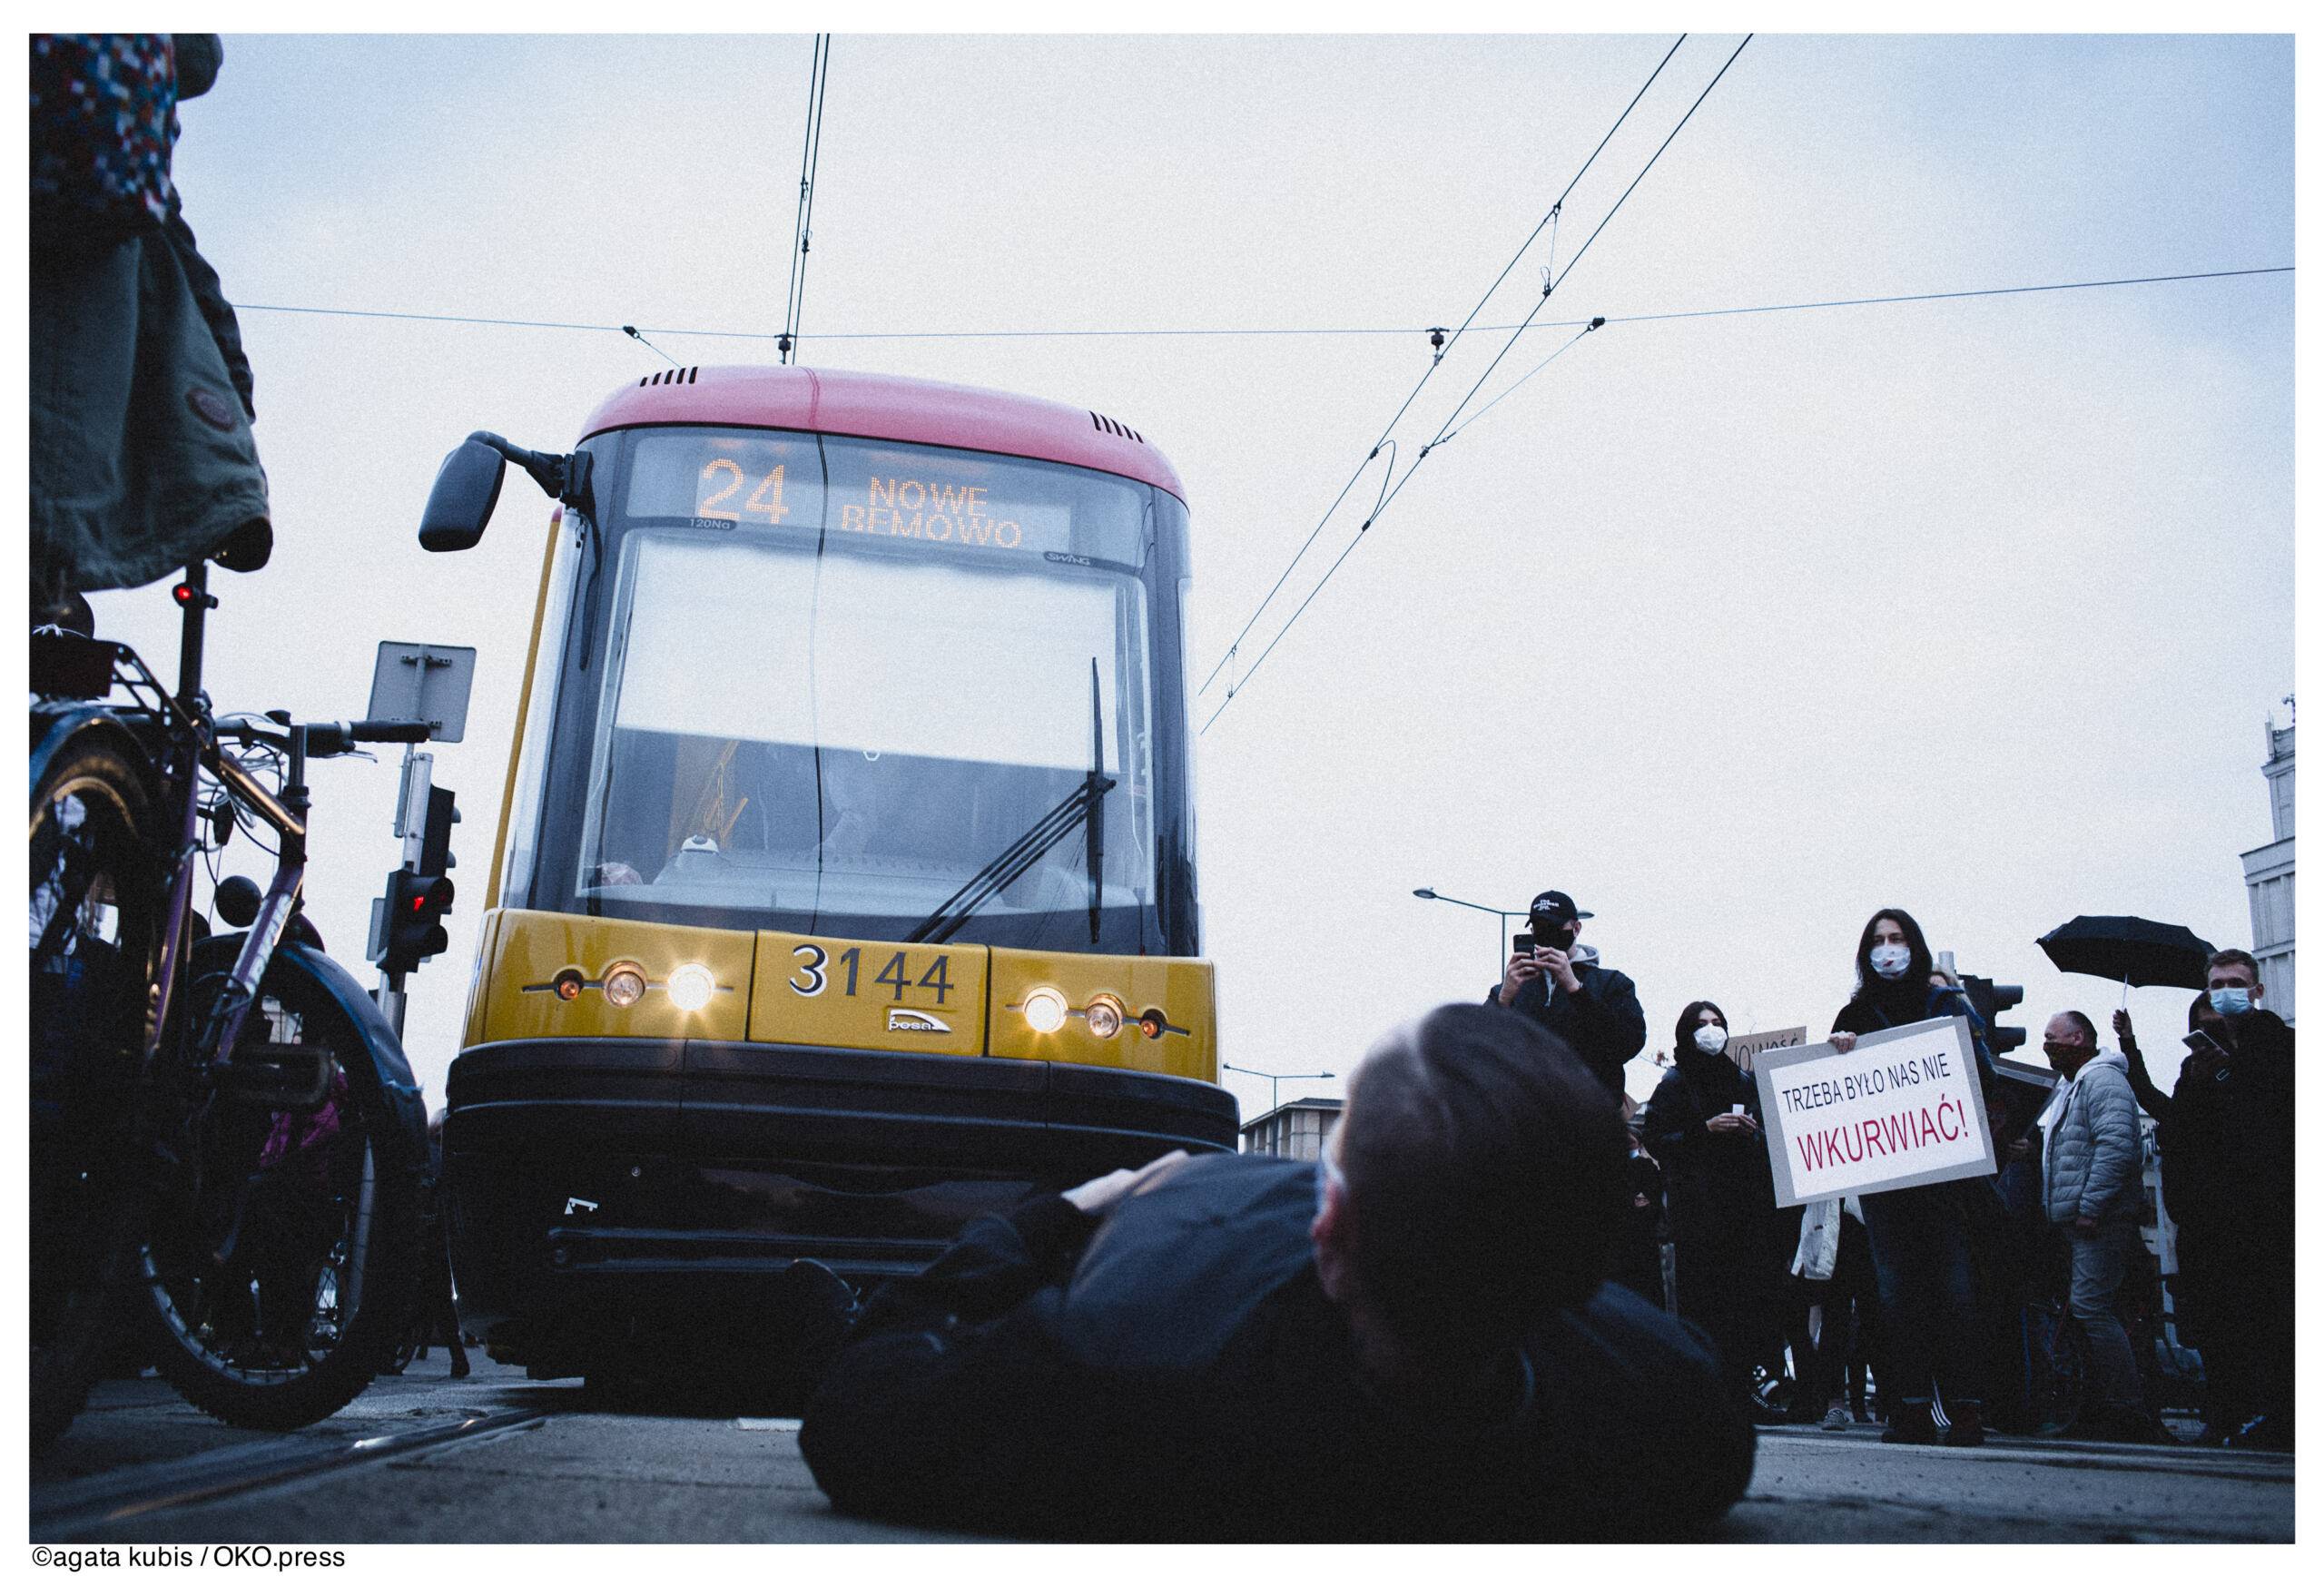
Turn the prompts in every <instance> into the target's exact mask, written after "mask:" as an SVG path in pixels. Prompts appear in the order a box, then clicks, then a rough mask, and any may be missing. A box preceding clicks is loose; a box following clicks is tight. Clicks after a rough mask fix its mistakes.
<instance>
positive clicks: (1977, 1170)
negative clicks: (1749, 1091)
mask: <svg viewBox="0 0 2324 1577" xmlns="http://www.w3.org/2000/svg"><path fill="white" fill-rule="evenodd" d="M1751 1072H1752V1076H1753V1077H1754V1078H1755V1079H1758V1085H1759V1111H1760V1116H1761V1119H1762V1120H1763V1122H1764V1123H1765V1125H1766V1129H1767V1139H1768V1163H1769V1165H1770V1167H1771V1168H1772V1170H1773V1172H1774V1174H1775V1186H1776V1202H1777V1204H1778V1205H1782V1206H1791V1205H1802V1204H1806V1203H1807V1202H1809V1201H1810V1200H1815V1199H1830V1198H1837V1197H1839V1196H1840V1195H1843V1194H1877V1193H1884V1192H1886V1190H1888V1189H1890V1188H1914V1187H1916V1186H1918V1185H1920V1184H1923V1183H1935V1182H1942V1181H1944V1180H1945V1179H1946V1178H1981V1177H1985V1176H1988V1175H1989V1174H1991V1173H1992V1172H1993V1170H1994V1144H1993V1136H1992V1135H1991V1133H1990V1132H1988V1131H1987V1129H1986V1126H1985V1108H1984V1099H1983V1097H1982V1095H1981V1094H1980V1093H1979V1090H1978V1088H1977V1061H1976V1053H1975V1050H1974V1048H1972V1046H1971V1045H1970V1043H1969V1026H1968V1021H1967V1020H1965V1019H1955V1018H1945V1019H1932V1020H1928V1021H1926V1022H1925V1023H1920V1024H1907V1025H1905V1027H1903V1028H1902V1029H1896V1030H1879V1031H1877V1032H1876V1033H1873V1034H1869V1035H1864V1036H1861V1037H1859V1038H1858V1039H1857V1040H1856V1049H1855V1050H1853V1051H1849V1052H1846V1053H1842V1052H1840V1051H1839V1050H1837V1049H1835V1048H1834V1046H1833V1045H1832V1043H1831V1042H1830V1041H1829V1040H1819V1041H1817V1043H1816V1044H1814V1045H1812V1046H1799V1047H1782V1048H1777V1049H1774V1050H1762V1051H1760V1052H1759V1053H1758V1055H1757V1056H1756V1057H1754V1058H1753V1059H1752V1069H1751Z"/></svg>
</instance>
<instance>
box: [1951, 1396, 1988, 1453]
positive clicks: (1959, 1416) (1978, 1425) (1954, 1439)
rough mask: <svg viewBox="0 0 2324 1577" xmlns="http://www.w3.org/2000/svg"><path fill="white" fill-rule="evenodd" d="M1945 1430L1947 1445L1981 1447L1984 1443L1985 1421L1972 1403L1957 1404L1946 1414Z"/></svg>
mask: <svg viewBox="0 0 2324 1577" xmlns="http://www.w3.org/2000/svg"><path fill="white" fill-rule="evenodd" d="M1948 1417H1949V1418H1950V1420H1951V1421H1950V1422H1949V1423H1948V1424H1946V1425H1945V1444H1947V1445H1983V1444H1984V1443H1985V1421H1984V1415H1983V1414H1981V1413H1980V1412H1979V1410H1978V1407H1977V1405H1976V1404H1975V1403H1974V1402H1957V1403H1955V1404H1954V1409H1953V1412H1952V1413H1951V1414H1948Z"/></svg>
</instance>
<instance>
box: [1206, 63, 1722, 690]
mask: <svg viewBox="0 0 2324 1577" xmlns="http://www.w3.org/2000/svg"><path fill="white" fill-rule="evenodd" d="M1757 36H1758V34H1749V33H1747V34H1744V35H1743V42H1742V43H1741V44H1737V45H1736V46H1735V53H1734V54H1730V55H1728V57H1727V60H1726V62H1725V64H1721V65H1720V66H1719V68H1718V74H1716V75H1714V76H1713V77H1712V78H1711V79H1710V81H1709V82H1708V83H1707V84H1704V85H1703V91H1702V92H1700V93H1699V94H1696V95H1695V102H1694V103H1691V104H1689V105H1688V106H1687V113H1685V114H1683V115H1681V116H1679V123H1678V124H1677V125H1675V126H1673V127H1671V128H1670V133H1669V136H1666V137H1664V138H1663V139H1662V141H1661V143H1659V145H1658V146H1657V147H1656V148H1655V150H1654V153H1653V154H1652V155H1651V156H1650V157H1649V159H1648V160H1647V162H1646V163H1645V164H1644V165H1642V166H1640V170H1639V172H1638V173H1637V174H1636V175H1634V176H1632V177H1631V178H1630V184H1629V185H1628V186H1625V187H1623V188H1622V194H1621V195H1620V197H1618V198H1616V199H1615V200H1614V205H1613V206H1612V207H1611V208H1609V209H1608V210H1607V211H1606V212H1605V215H1604V217H1603V218H1601V219H1600V220H1599V221H1598V223H1597V224H1596V226H1595V227H1593V228H1592V229H1591V230H1590V235H1589V238H1588V239H1587V240H1585V241H1583V242H1582V243H1581V247H1580V248H1579V249H1578V250H1577V251H1575V252H1574V254H1573V256H1572V257H1571V258H1569V259H1568V260H1566V265H1565V267H1564V268H1563V269H1561V270H1560V271H1558V272H1557V273H1556V274H1555V275H1553V276H1551V278H1549V279H1546V280H1544V281H1542V284H1541V299H1540V300H1539V301H1535V302H1534V303H1533V310H1531V311H1530V312H1528V313H1526V314H1525V320H1524V321H1523V322H1522V323H1520V324H1519V325H1518V326H1517V328H1516V330H1515V331H1513V332H1512V334H1511V335H1510V336H1509V339H1508V341H1507V342H1506V343H1505V344H1503V345H1502V348H1501V350H1500V352H1499V353H1498V354H1496V355H1495V356H1494V357H1493V359H1492V362H1491V363H1490V364H1489V365H1488V366H1487V367H1486V368H1485V370H1484V371H1483V372H1482V373H1481V374H1479V375H1478V378H1477V380H1476V382H1474V383H1472V384H1471V385H1470V386H1469V391H1468V392H1467V393H1466V394H1464V395H1462V397H1461V402H1460V404H1458V405H1456V406H1454V407H1453V408H1452V414H1451V415H1449V416H1447V417H1446V418H1445V419H1444V422H1443V426H1441V427H1439V428H1438V429H1436V436H1435V437H1433V438H1432V439H1429V440H1428V442H1427V443H1425V444H1423V446H1421V450H1420V453H1418V454H1416V455H1414V456H1413V463H1412V464H1411V465H1409V466H1406V467H1405V468H1404V474H1403V477H1402V478H1400V479H1399V480H1398V481H1397V483H1396V485H1395V487H1394V488H1393V490H1391V491H1389V492H1387V493H1386V494H1385V495H1384V496H1383V498H1381V500H1380V502H1379V504H1378V505H1377V506H1376V507H1375V508H1374V509H1373V511H1372V513H1371V515H1370V516H1368V517H1366V518H1365V520H1364V524H1363V525H1362V526H1360V527H1357V528H1356V533H1355V535H1354V537H1350V538H1348V542H1347V546H1346V547H1343V548H1341V549H1340V553H1339V557H1337V558H1334V559H1333V560H1332V563H1331V567H1329V568H1327V569H1325V570H1324V574H1323V577H1322V578H1321V579H1320V580H1318V581H1316V583H1315V586H1312V587H1311V588H1309V590H1308V593H1307V595H1306V596H1305V597H1303V598H1301V599H1300V603H1299V606H1297V607H1296V608H1295V609H1293V610H1292V614H1291V616H1290V617H1289V618H1287V619H1285V621H1284V623H1283V627H1282V628H1280V629H1278V630H1276V631H1275V638H1274V639H1272V640H1270V641H1268V642H1267V644H1266V646H1265V649H1264V650H1262V651H1261V652H1260V653H1259V655H1258V656H1257V658H1256V660H1254V661H1253V662H1252V664H1251V666H1250V668H1249V670H1248V671H1247V672H1246V673H1245V674H1244V675H1243V676H1242V678H1241V680H1240V682H1238V683H1237V684H1236V686H1235V687H1234V688H1233V689H1231V690H1229V691H1228V692H1227V693H1226V699H1225V700H1223V701H1221V702H1220V703H1219V704H1218V705H1217V707H1216V710H1214V711H1213V712H1212V713H1211V715H1210V716H1209V717H1208V718H1206V720H1205V721H1204V723H1203V725H1202V728H1201V730H1200V732H1201V733H1203V734H1208V733H1209V732H1210V725H1211V724H1214V723H1216V722H1217V721H1218V719H1219V717H1220V715H1222V714H1224V713H1225V712H1226V708H1227V707H1229V706H1231V705H1234V704H1235V697H1236V695H1240V694H1242V692H1243V691H1244V690H1245V689H1246V688H1247V687H1248V686H1249V685H1250V682H1251V681H1252V680H1253V679H1254V678H1256V677H1257V675H1258V672H1259V669H1260V668H1261V667H1263V666H1264V665H1265V663H1266V660H1267V658H1268V656H1269V655H1272V654H1273V653H1274V651H1275V647H1276V646H1280V645H1282V643H1283V637H1284V636H1287V635H1289V634H1290V633H1291V626H1294V625H1295V624H1297V623H1298V622H1299V616H1300V615H1302V614H1304V613H1305V612H1306V611H1307V607H1308V605H1309V604H1311V603H1313V602H1314V601H1315V598H1316V596H1317V595H1318V594H1319V593H1321V592H1322V591H1323V589H1324V586H1328V585H1330V584H1331V579H1332V577H1334V575H1337V574H1338V573H1339V569H1340V566H1341V565H1343V564H1345V563H1346V562H1347V558H1348V555H1349V554H1351V553H1353V552H1354V551H1355V545H1356V544H1357V543H1359V542H1361V541H1363V540H1364V537H1365V536H1366V535H1368V534H1369V533H1370V532H1371V530H1372V527H1373V526H1374V524H1375V523H1376V522H1377V521H1378V520H1379V518H1380V517H1381V516H1382V515H1383V514H1384V513H1385V512H1386V511H1387V508H1388V506H1389V505H1391V504H1393V503H1394V502H1395V501H1396V498H1397V495H1398V494H1401V493H1402V492H1403V490H1404V487H1405V484H1406V483H1409V482H1410V481H1411V480H1412V479H1413V473H1414V472H1416V471H1418V470H1419V469H1420V468H1421V466H1422V464H1423V462H1424V461H1426V460H1427V458H1428V457H1429V455H1430V454H1431V453H1433V451H1434V450H1435V449H1436V448H1437V447H1438V446H1439V445H1440V444H1442V443H1443V442H1444V441H1445V440H1446V437H1447V435H1448V434H1449V433H1451V432H1452V430H1453V426H1452V424H1453V423H1454V422H1455V421H1457V420H1459V419H1460V416H1461V413H1462V411H1463V410H1465V409H1468V404H1469V401H1471V400H1472V399H1475V398H1476V397H1477V390H1479V389H1482V388H1483V387H1484V386H1485V380H1486V379H1489V378H1491V377H1492V374H1493V369H1494V368H1497V367H1499V366H1500V365H1501V363H1502V359H1503V358H1505V357H1506V356H1507V355H1508V354H1509V352H1510V351H1511V350H1512V349H1513V348H1514V347H1515V346H1516V344H1517V341H1518V340H1521V339H1522V338H1524V335H1525V330H1528V329H1530V328H1531V327H1532V325H1533V320H1534V319H1535V318H1536V317H1538V316H1540V315H1541V309H1542V308H1543V307H1545V306H1547V305H1548V304H1549V301H1550V296H1551V293H1552V292H1553V291H1556V289H1557V288H1558V286H1559V285H1560V284H1561V283H1563V282H1564V281H1565V278H1566V276H1567V275H1569V274H1571V272H1572V271H1573V270H1574V266H1575V265H1576V264H1577V263H1579V262H1581V259H1582V255H1583V253H1585V252H1587V251H1589V250H1590V244H1591V242H1593V241H1596V240H1597V239H1598V238H1599V236H1600V235H1601V234H1603V233H1604V232H1605V229H1606V227H1607V226H1608V225H1609V224H1611V223H1612V222H1613V221H1614V215H1615V214H1617V213H1619V212H1621V209H1622V204H1623V203H1625V202H1629V201H1630V193H1631V192H1635V191H1637V190H1638V184H1639V182H1641V181H1643V180H1645V179H1646V175H1647V172H1648V171H1649V170H1651V169H1653V168H1654V166H1655V163H1657V161H1659V159H1660V158H1661V157H1662V155H1663V153H1664V151H1665V150H1667V149H1668V148H1669V146H1670V144H1671V143H1672V142H1673V141H1674V140H1675V139H1676V138H1677V137H1678V135H1679V133H1680V132H1682V131H1684V130H1685V129H1686V126H1687V123H1688V122H1689V121H1691V120H1693V119H1694V118H1695V112H1696V111H1697V110H1699V109H1700V108H1702V106H1703V101H1704V100H1705V99H1707V98H1709V97H1710V94H1711V89H1713V88H1715V87H1717V86H1718V84H1719V82H1720V80H1721V79H1722V78H1724V77H1725V76H1726V75H1727V73H1728V67H1729V66H1732V65H1733V64H1735V63H1736V61H1737V60H1738V58H1740V57H1741V55H1742V54H1743V51H1744V49H1745V47H1746V46H1748V44H1750V42H1751V40H1752V39H1753V38H1755V37H1757ZM1672 47H1673V48H1674V49H1675V48H1676V45H1673V46H1672ZM1664 58H1665V59H1666V60H1667V59H1668V58H1669V57H1668V56H1665V57H1664ZM1641 91H1643V90H1641ZM1632 102H1633V103H1635V102H1636V101H1635V100H1633V101H1632ZM1625 113H1627V112H1625ZM1609 135H1611V133H1609ZM1602 146H1604V144H1603V143H1600V147H1602ZM1592 157H1595V155H1594V154H1593V155H1592ZM1561 201H1562V199H1561ZM1536 233H1539V232H1536ZM1604 322H1605V320H1604V319H1603V318H1593V319H1592V320H1590V323H1589V324H1588V325H1587V326H1586V327H1584V328H1583V329H1582V330H1581V333H1579V334H1576V335H1575V336H1574V337H1573V339H1572V340H1569V341H1567V343H1566V344H1565V345H1562V346H1561V347H1559V349H1558V350H1557V352H1556V354H1555V355H1552V356H1551V358H1550V360H1552V361H1553V360H1557V357H1558V356H1561V355H1563V354H1564V353H1565V352H1566V351H1567V350H1571V348H1572V347H1573V345H1574V344H1576V343H1578V342H1579V341H1580V340H1581V338H1582V336H1583V335H1586V334H1589V333H1590V332H1592V331H1593V330H1597V329H1598V328H1599V327H1600V326H1601V325H1602V324H1603V323H1604ZM1544 365H1546V363H1544ZM1535 370H1536V371H1538V370H1540V369H1538V368H1537V369H1535ZM1526 376H1527V377H1531V373H1528V374H1527V375H1526ZM1519 381H1520V382H1521V381H1523V379H1520V380H1519ZM1511 387H1512V388H1514V387H1515V385H1512V386H1511ZM1495 403H1498V400H1497V399H1496V401H1495ZM1477 414H1478V415H1480V416H1482V415H1483V414H1484V413H1483V411H1482V410H1481V411H1479V412H1478V413H1477ZM1359 474H1360V473H1359ZM1319 529H1320V527H1319ZM1286 573H1288V572H1286ZM1241 639H1242V636H1236V641H1237V642H1240V640H1241ZM1197 694H1200V692H1197Z"/></svg>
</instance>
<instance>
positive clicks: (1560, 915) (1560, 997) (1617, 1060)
mask: <svg viewBox="0 0 2324 1577" xmlns="http://www.w3.org/2000/svg"><path fill="white" fill-rule="evenodd" d="M1590 918H1591V916H1590V911H1589V910H1586V909H1576V908H1575V907H1574V905H1573V900H1572V899H1571V898H1569V897H1567V896H1566V895H1565V894H1564V893H1562V892H1555V891H1551V892H1544V893H1541V895H1540V896H1539V897H1537V898H1535V899H1534V900H1533V903H1532V908H1531V931H1529V932H1528V933H1527V934H1525V935H1523V936H1520V937H1519V938H1517V940H1516V943H1515V946H1514V948H1513V950H1512V951H1511V953H1510V956H1509V962H1508V964H1507V965H1506V966H1505V967H1504V968H1503V969H1502V975H1501V981H1500V982H1499V983H1498V984H1497V985H1495V986H1494V988H1493V989H1492V991H1490V992H1488V993H1487V994H1486V996H1485V1001H1486V1004H1487V1005H1488V1006H1492V1005H1498V1006H1501V1007H1503V1008H1512V1009H1514V1010H1517V1011H1518V1012H1521V1013H1522V1014H1524V1015H1525V1016H1526V1017H1527V1018H1529V1019H1531V1020H1533V1021H1534V1022H1535V1023H1537V1024H1539V1025H1541V1028H1543V1029H1544V1030H1549V1031H1550V1032H1551V1034H1553V1035H1555V1036H1556V1037H1557V1038H1558V1039H1559V1040H1562V1041H1564V1042H1565V1043H1566V1045H1568V1046H1569V1047H1571V1049H1572V1050H1573V1052H1574V1054H1575V1055H1576V1056H1578V1057H1580V1058H1581V1060H1582V1061H1583V1062H1584V1063H1585V1064H1587V1065H1588V1067H1589V1069H1590V1072H1592V1073H1594V1074H1596V1075H1597V1076H1598V1081H1599V1082H1600V1084H1603V1085H1604V1086H1605V1087H1606V1088H1607V1089H1610V1090H1612V1091H1613V1092H1614V1094H1615V1095H1616V1097H1618V1098H1619V1097H1620V1095H1621V1094H1622V1065H1623V1064H1624V1063H1626V1062H1628V1061H1629V1060H1630V1059H1631V1058H1633V1057H1635V1056H1637V1055H1638V1054H1639V1052H1640V1050H1643V1049H1644V1048H1645V1046H1646V1014H1645V1012H1644V1011H1643V1010H1641V1009H1640V1007H1639V1005H1638V987H1637V986H1636V985H1635V984H1634V983H1633V982H1632V981H1631V980H1630V976H1628V975H1626V974H1624V973H1622V971H1620V970H1610V969H1605V968H1602V967H1600V965H1599V963H1598V962H1597V961H1596V959H1595V957H1594V956H1590V955H1589V954H1588V953H1587V951H1586V950H1583V949H1581V948H1580V947H1579V945H1578V939H1579V938H1580V937H1581V922H1583V921H1585V920H1588V919H1590Z"/></svg>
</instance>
